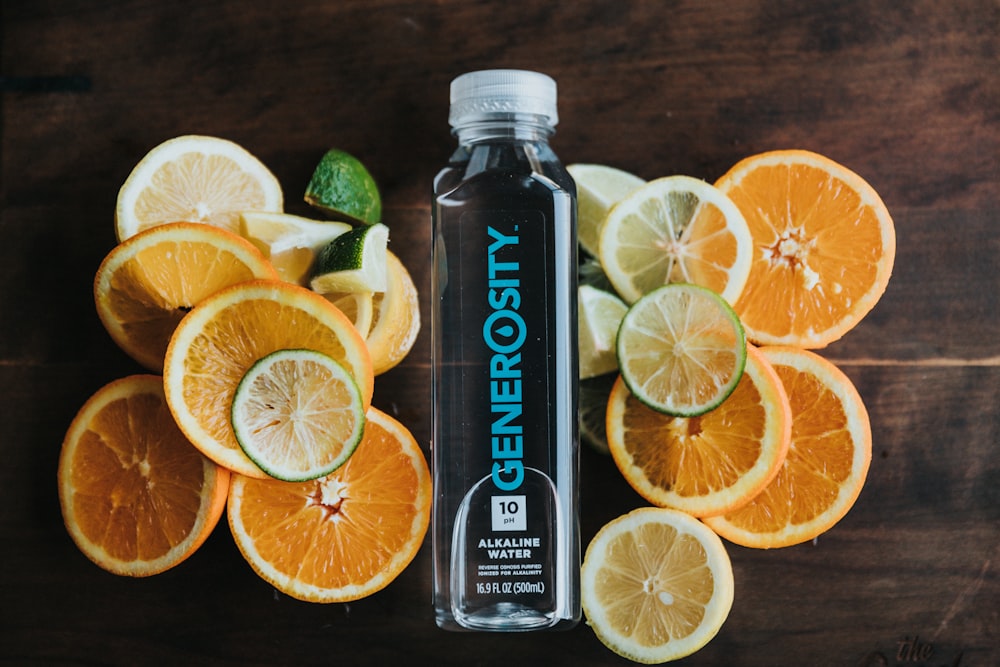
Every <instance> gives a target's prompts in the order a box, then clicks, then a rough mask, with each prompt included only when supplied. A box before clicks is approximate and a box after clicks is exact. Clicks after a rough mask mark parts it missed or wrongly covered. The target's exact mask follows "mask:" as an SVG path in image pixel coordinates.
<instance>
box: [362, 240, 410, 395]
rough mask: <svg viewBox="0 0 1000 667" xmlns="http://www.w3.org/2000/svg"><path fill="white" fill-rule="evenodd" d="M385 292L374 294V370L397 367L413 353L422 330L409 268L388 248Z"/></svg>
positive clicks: (370, 341) (371, 345)
mask: <svg viewBox="0 0 1000 667" xmlns="http://www.w3.org/2000/svg"><path fill="white" fill-rule="evenodd" d="M386 270H387V272H388V276H387V285H386V290H385V292H375V293H374V294H373V295H372V306H373V311H374V312H373V313H372V322H371V329H370V330H369V332H368V338H367V339H366V342H367V343H368V349H369V351H370V352H371V355H372V366H374V368H375V374H376V375H381V374H382V373H385V372H386V371H388V370H390V369H392V368H395V367H396V365H398V364H399V362H401V361H402V360H403V359H405V358H406V355H407V354H409V353H410V350H411V349H412V348H413V345H414V343H416V342H417V334H419V333H420V299H419V296H418V294H417V287H416V285H414V283H413V278H412V277H411V276H410V272H409V271H407V270H406V267H405V266H404V265H403V263H402V262H401V261H400V260H399V258H398V257H396V255H394V254H393V253H392V251H386Z"/></svg>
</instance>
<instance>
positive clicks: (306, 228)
mask: <svg viewBox="0 0 1000 667" xmlns="http://www.w3.org/2000/svg"><path fill="white" fill-rule="evenodd" d="M351 229H352V228H351V226H350V225H349V224H347V223H346V222H334V221H320V220H310V219H309V218H303V217H301V216H298V215H292V214H290V213H276V212H272V211H242V212H241V213H240V234H242V235H243V236H244V237H245V238H247V239H249V240H250V242H251V243H253V244H254V245H255V246H257V248H258V249H259V250H260V251H261V252H262V253H264V256H265V257H267V258H268V259H269V260H270V261H271V264H273V265H274V268H275V269H277V271H278V273H279V274H280V275H281V278H282V279H283V280H287V281H288V282H290V283H296V284H298V285H305V284H307V283H308V281H309V277H310V276H311V273H312V268H313V262H314V261H315V260H316V255H317V254H318V253H319V251H320V250H322V249H323V248H325V247H326V245H327V244H328V243H330V241H332V240H333V239H335V238H337V237H338V236H340V235H341V234H343V233H345V232H348V231H350V230H351Z"/></svg>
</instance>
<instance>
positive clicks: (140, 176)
mask: <svg viewBox="0 0 1000 667" xmlns="http://www.w3.org/2000/svg"><path fill="white" fill-rule="evenodd" d="M283 202H284V197H283V194H282V191H281V184H280V183H279V182H278V179H277V178H275V176H274V174H272V173H271V171H270V170H269V169H268V168H267V167H265V166H264V164H263V163H261V161H260V160H258V159H257V158H256V157H254V156H253V155H252V154H251V153H250V152H248V151H247V150H246V149H245V148H243V147H242V146H240V145H238V144H236V143H234V142H232V141H229V140H227V139H220V138H218V137H209V136H201V135H185V136H180V137H176V138H174V139H170V140H168V141H165V142H163V143H162V144H159V145H158V146H156V147H154V148H153V149H152V150H151V151H149V153H147V154H146V155H145V157H143V158H142V159H141V160H140V161H139V162H138V164H136V166H135V167H134V168H133V169H132V172H131V173H130V174H129V176H128V178H127V179H126V180H125V183H124V185H122V187H121V190H119V192H118V202H117V205H116V207H115V227H116V230H117V233H118V240H119V241H124V240H125V239H127V238H129V237H131V236H134V235H135V234H137V233H138V232H140V231H142V230H143V229H146V228H148V227H153V226H155V225H160V224H163V223H165V222H182V221H183V222H202V223H207V224H210V225H215V226H217V227H223V228H225V229H228V230H229V231H231V232H234V233H238V232H239V212H240V211H246V210H262V211H280V210H281V209H282V206H283Z"/></svg>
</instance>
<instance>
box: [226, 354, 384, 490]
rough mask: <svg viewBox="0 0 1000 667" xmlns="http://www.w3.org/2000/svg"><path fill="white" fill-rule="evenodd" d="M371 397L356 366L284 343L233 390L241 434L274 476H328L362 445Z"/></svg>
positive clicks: (246, 448)
mask: <svg viewBox="0 0 1000 667" xmlns="http://www.w3.org/2000/svg"><path fill="white" fill-rule="evenodd" d="M363 401H364V399H363V398H362V396H361V391H360V390H359V389H358V385H357V383H356V382H355V381H354V378H353V377H351V374H350V372H349V371H348V370H347V369H346V368H344V367H343V366H342V365H341V364H339V363H338V362H337V361H335V360H334V359H332V358H331V357H329V356H328V355H325V354H322V353H320V352H316V351H314V350H278V351H276V352H272V353H271V354H269V355H267V356H266V357H264V358H263V359H261V360H259V361H257V362H256V363H255V364H254V365H253V366H251V367H250V370H248V371H247V372H246V374H245V375H244V376H243V379H242V380H240V383H239V385H237V387H236V394H235V395H234V396H233V407H232V423H233V432H234V434H235V435H236V441H237V442H238V443H239V444H240V447H241V448H242V449H243V451H244V452H245V453H246V455H247V456H249V457H250V460H252V461H253V462H254V463H256V464H257V466H258V467H259V468H260V469H261V470H263V471H264V472H266V473H267V474H268V475H270V476H271V477H274V478H276V479H281V480H285V481H288V482H302V481H306V480H310V479H316V478H317V477H323V476H324V475H328V474H330V473H331V472H333V471H334V470H336V469H337V468H339V467H340V466H341V465H342V464H343V463H344V461H346V460H347V458H348V457H349V456H350V455H351V454H352V453H353V452H354V448H355V447H357V445H358V442H359V441H360V440H361V434H362V432H363V431H364V425H365V410H364V405H363Z"/></svg>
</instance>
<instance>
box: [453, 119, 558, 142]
mask: <svg viewBox="0 0 1000 667" xmlns="http://www.w3.org/2000/svg"><path fill="white" fill-rule="evenodd" d="M452 134H454V135H455V136H456V137H458V143H459V144H460V145H462V146H468V145H472V144H480V143H490V142H497V141H505V142H517V143H543V142H544V143H548V140H549V137H550V136H552V135H553V134H555V128H554V127H552V125H550V124H549V122H548V118H547V117H545V116H539V115H536V114H498V115H497V116H495V117H489V116H484V117H480V118H476V119H470V120H463V122H462V123H460V124H458V125H456V126H455V127H454V128H453V129H452Z"/></svg>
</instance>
